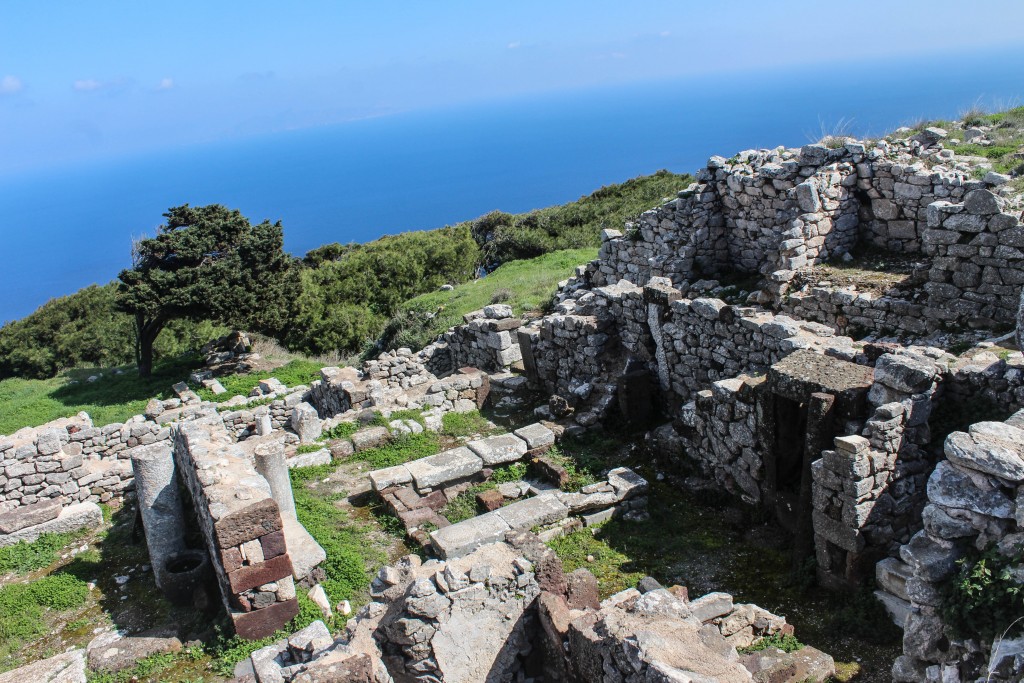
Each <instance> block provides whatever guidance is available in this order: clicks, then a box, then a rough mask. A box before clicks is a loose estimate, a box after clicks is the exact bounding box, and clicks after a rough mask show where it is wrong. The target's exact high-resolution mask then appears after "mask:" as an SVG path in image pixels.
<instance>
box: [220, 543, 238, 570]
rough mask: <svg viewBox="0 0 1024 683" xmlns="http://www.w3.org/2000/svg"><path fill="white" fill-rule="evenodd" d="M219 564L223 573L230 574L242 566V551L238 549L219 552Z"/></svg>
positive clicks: (226, 549)
mask: <svg viewBox="0 0 1024 683" xmlns="http://www.w3.org/2000/svg"><path fill="white" fill-rule="evenodd" d="M220 563H221V566H223V567H224V573H225V574H230V573H231V572H233V571H235V570H236V569H238V568H239V567H241V566H242V551H241V550H239V549H238V548H224V549H223V550H221V551H220Z"/></svg>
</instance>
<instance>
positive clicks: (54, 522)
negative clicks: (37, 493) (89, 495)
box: [0, 503, 103, 548]
mask: <svg viewBox="0 0 1024 683" xmlns="http://www.w3.org/2000/svg"><path fill="white" fill-rule="evenodd" d="M102 523H103V512H102V511H101V510H100V508H99V506H98V505H96V504H95V503H76V504H74V505H68V506H67V507H65V508H63V509H62V510H61V511H60V515H58V516H57V517H56V518H55V519H51V520H49V521H47V522H43V523H42V524H36V525H35V526H30V527H26V528H24V529H21V530H19V531H15V532H14V533H13V534H6V535H0V548H3V547H4V546H8V545H14V544H15V543H17V542H18V541H26V542H28V543H31V542H32V541H34V540H36V539H37V538H39V537H40V536H42V535H43V534H63V533H67V532H69V531H77V530H78V529H82V528H88V529H95V528H96V527H98V526H99V525H100V524H102Z"/></svg>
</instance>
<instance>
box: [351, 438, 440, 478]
mask: <svg viewBox="0 0 1024 683" xmlns="http://www.w3.org/2000/svg"><path fill="white" fill-rule="evenodd" d="M439 450H440V438H439V437H438V435H437V434H435V433H434V432H423V433H422V434H406V435H404V436H401V437H399V438H397V439H395V440H394V441H392V442H391V443H389V444H385V445H384V446H379V447H377V448H370V449H367V450H365V451H362V452H361V453H356V454H355V455H354V456H353V457H352V459H353V460H361V461H363V462H366V463H367V464H369V465H370V468H371V469H374V470H379V469H382V468H384V467H394V466H395V465H401V464H402V463H406V462H409V461H410V460H419V459H420V458H425V457H427V456H428V455H434V454H435V453H437V452H438V451H439Z"/></svg>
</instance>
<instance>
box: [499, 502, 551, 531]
mask: <svg viewBox="0 0 1024 683" xmlns="http://www.w3.org/2000/svg"><path fill="white" fill-rule="evenodd" d="M495 512H496V514H497V515H498V516H499V517H501V519H502V520H504V522H505V523H506V524H508V525H509V527H510V528H512V529H516V530H518V529H532V528H533V527H535V526H540V525H542V524H551V523H553V522H557V521H558V520H560V519H565V518H566V517H568V516H569V508H567V507H566V506H564V505H562V503H561V502H560V501H559V500H558V498H557V497H556V496H554V495H543V496H535V497H533V498H527V499H526V500H521V501H519V502H518V503H512V504H511V505H508V506H506V507H503V508H500V509H498V510H496V511H495Z"/></svg>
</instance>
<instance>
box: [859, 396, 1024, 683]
mask: <svg viewBox="0 0 1024 683" xmlns="http://www.w3.org/2000/svg"><path fill="white" fill-rule="evenodd" d="M1021 444H1024V413H1022V412H1017V413H1015V414H1014V415H1013V416H1011V417H1010V418H1009V419H1008V420H1006V421H1005V422H978V423H975V424H973V425H971V427H970V429H969V431H968V432H954V433H952V434H950V435H949V436H948V437H947V438H946V441H945V444H944V450H945V454H946V459H945V460H943V461H942V462H940V463H939V465H938V467H936V468H935V470H934V471H933V472H932V473H931V475H930V477H929V478H928V488H927V495H928V498H927V505H926V506H925V508H924V511H923V515H922V519H923V523H924V527H923V529H922V530H921V531H919V532H917V533H916V534H915V535H914V536H913V538H911V539H910V541H909V542H908V543H906V544H905V545H903V546H902V547H901V548H900V552H899V557H898V558H889V559H887V560H886V561H884V562H882V563H879V565H878V568H877V577H878V583H879V587H880V588H881V590H882V592H883V593H882V597H883V598H884V599H885V600H886V601H887V602H889V603H895V604H897V605H898V606H899V609H900V610H901V614H902V617H903V619H904V622H903V627H904V637H903V655H902V656H901V657H899V658H898V659H897V661H896V663H895V665H894V667H893V678H894V680H896V681H901V682H902V681H905V682H907V683H910V682H912V681H913V682H916V681H923V680H928V681H939V680H943V681H945V680H952V681H960V680H975V679H976V678H977V677H979V676H980V677H985V680H992V681H1003V680H1013V681H1018V680H1020V679H1021V676H1022V675H1024V665H1022V663H1021V659H1022V652H1024V638H1020V637H1018V638H1016V639H1007V640H1005V641H1003V642H1001V643H1000V644H999V646H998V647H995V646H994V645H993V643H990V642H986V641H983V640H981V639H979V638H977V637H974V638H964V637H957V636H955V635H954V634H953V633H951V632H950V630H949V629H948V628H947V627H946V625H945V624H944V622H943V619H942V608H943V600H944V598H943V594H942V592H941V590H940V588H941V584H942V582H943V581H946V580H948V578H949V577H950V576H951V575H952V574H953V573H954V571H956V569H957V564H956V561H957V560H958V559H959V558H961V557H963V555H964V554H965V552H966V550H967V549H968V548H969V547H971V546H973V547H974V548H976V549H977V550H984V549H986V548H990V547H993V546H995V547H996V548H997V549H998V552H999V553H1000V554H1002V555H1003V556H1005V557H1007V558H1015V559H1016V561H1015V562H1012V563H1011V565H1010V567H1009V571H1010V572H1011V573H1015V574H1016V575H1018V576H1020V575H1022V574H1024V559H1022V555H1021V553H1022V550H1024V458H1022V455H1024V450H1022V446H1021ZM1005 626H1006V627H1007V628H1009V626H1010V624H1009V623H1007V624H1005ZM986 675H987V677H986ZM978 680H981V679H980V678H979V679H978Z"/></svg>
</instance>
